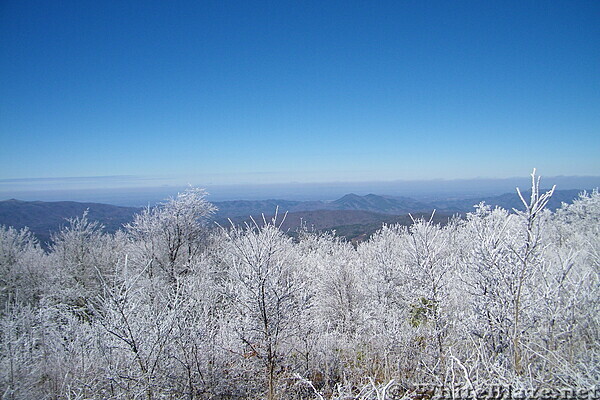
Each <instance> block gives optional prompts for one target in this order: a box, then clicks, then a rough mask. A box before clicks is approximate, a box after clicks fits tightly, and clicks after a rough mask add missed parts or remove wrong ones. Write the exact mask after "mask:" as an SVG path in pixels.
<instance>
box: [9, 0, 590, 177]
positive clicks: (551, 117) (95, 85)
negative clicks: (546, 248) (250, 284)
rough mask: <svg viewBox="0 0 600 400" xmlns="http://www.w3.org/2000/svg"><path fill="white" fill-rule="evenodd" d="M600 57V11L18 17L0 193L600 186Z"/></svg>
mask: <svg viewBox="0 0 600 400" xmlns="http://www.w3.org/2000/svg"><path fill="white" fill-rule="evenodd" d="M599 49H600V2H598V1H545V2H542V1H514V2H509V1H468V2H467V1H440V2H431V1H391V2H382V1H360V2H356V1H340V2H334V1H331V2H330V1H294V2H285V1H272V2H240V1H189V2H187V1H162V2H157V1H147V0H146V1H139V2H126V1H124V2H120V1H93V2H92V1H81V0H78V1H42V2H39V1H13V0H3V1H2V2H1V3H0V57H1V59H0V179H2V180H4V182H5V183H6V182H7V181H6V180H8V179H10V180H12V179H17V180H19V179H24V178H56V177H95V176H101V177H111V176H126V177H127V179H129V178H131V180H138V179H139V181H140V182H160V183H181V182H182V181H187V182H190V183H193V184H227V183H274V182H291V181H299V182H312V181H321V182H323V181H358V180H363V181H364V180H392V179H431V178H444V179H453V178H471V177H476V176H482V177H509V176H524V175H526V174H528V173H529V172H530V171H531V168H532V167H537V168H538V171H539V172H540V173H542V174H543V175H545V176H551V175H600V156H599V154H600V50H599ZM102 179H104V180H105V181H110V179H106V178H102ZM118 179H121V180H123V179H125V178H123V177H119V178H118Z"/></svg>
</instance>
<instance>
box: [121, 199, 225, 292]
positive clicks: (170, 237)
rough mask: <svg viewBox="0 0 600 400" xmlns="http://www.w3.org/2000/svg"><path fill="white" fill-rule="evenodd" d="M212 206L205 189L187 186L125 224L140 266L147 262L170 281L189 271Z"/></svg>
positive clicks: (200, 242)
mask: <svg viewBox="0 0 600 400" xmlns="http://www.w3.org/2000/svg"><path fill="white" fill-rule="evenodd" d="M215 211H216V207H215V206H213V205H212V204H211V203H209V202H208V201H207V200H206V191H205V190H204V189H200V188H194V187H190V188H188V189H187V190H185V191H184V192H182V193H179V194H178V195H177V197H175V198H170V199H169V200H168V201H166V202H165V203H161V204H158V205H157V206H155V207H148V208H145V209H144V210H143V211H142V212H141V213H139V214H137V215H136V216H135V218H134V220H133V222H132V223H130V224H128V225H127V226H126V228H127V231H128V233H129V235H130V236H131V238H132V239H133V240H134V241H135V243H136V246H135V247H137V250H138V253H139V256H140V257H141V258H142V260H141V261H140V265H141V266H145V265H146V264H147V263H148V262H151V264H150V266H149V268H148V272H149V274H150V275H152V274H153V272H154V267H155V266H154V264H156V266H157V267H158V268H160V270H162V271H163V273H164V274H165V275H166V277H167V279H168V280H169V281H170V282H171V283H173V282H175V281H176V278H177V276H179V275H181V274H183V273H186V272H187V271H189V268H190V265H191V263H192V260H193V258H194V257H195V256H196V255H197V254H198V253H199V252H200V250H201V249H202V243H203V240H204V239H205V234H206V231H207V229H206V222H207V220H208V218H209V217H210V216H211V215H213V213H214V212H215Z"/></svg>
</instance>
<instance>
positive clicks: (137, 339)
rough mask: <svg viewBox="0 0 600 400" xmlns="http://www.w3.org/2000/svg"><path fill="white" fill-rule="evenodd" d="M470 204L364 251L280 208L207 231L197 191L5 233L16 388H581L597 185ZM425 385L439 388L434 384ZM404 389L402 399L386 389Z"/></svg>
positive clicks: (593, 345) (7, 331)
mask: <svg viewBox="0 0 600 400" xmlns="http://www.w3.org/2000/svg"><path fill="white" fill-rule="evenodd" d="M551 195H552V190H550V191H548V192H544V191H541V192H540V190H539V181H538V180H537V179H536V178H535V177H533V179H532V189H531V192H530V193H529V194H528V195H527V196H523V197H522V200H523V204H522V207H521V209H522V211H513V210H505V209H503V208H498V207H494V208H493V207H490V206H488V205H486V204H483V203H482V204H479V205H478V206H477V207H476V208H474V209H473V210H474V211H472V212H471V213H469V214H467V215H466V217H465V218H464V219H458V218H457V219H451V220H450V221H448V220H446V222H447V223H445V224H443V225H441V224H438V223H437V221H436V220H433V219H429V218H416V217H415V220H414V221H412V224H411V225H410V226H409V227H407V226H402V225H386V226H384V227H383V228H382V229H380V230H378V231H377V232H376V233H375V234H374V235H373V236H372V237H371V238H370V239H369V240H367V241H365V242H362V243H360V244H358V245H357V246H353V245H352V244H350V243H348V242H346V241H344V240H342V239H340V238H338V237H335V236H332V235H331V234H328V233H318V232H313V231H310V230H304V231H301V232H300V233H299V235H298V237H297V238H290V237H289V236H287V235H286V234H285V233H284V232H283V231H282V230H281V229H280V226H281V224H282V221H283V216H282V215H278V216H277V215H276V216H274V217H273V218H272V219H270V220H264V221H263V220H256V219H255V221H256V223H250V224H248V225H246V226H242V227H233V226H232V227H229V226H223V227H217V228H209V227H208V223H207V222H208V221H209V220H210V218H211V217H212V216H213V214H214V212H215V208H214V206H212V205H211V204H210V203H209V202H207V201H206V199H205V192H204V191H203V190H201V189H193V188H192V189H189V190H187V191H185V192H184V193H181V194H179V195H178V196H177V197H176V198H174V199H171V200H169V201H168V202H166V203H164V204H161V205H158V206H156V207H154V208H150V209H145V210H142V211H141V212H140V213H138V214H136V215H135V217H134V218H133V220H132V222H130V223H129V224H128V225H126V228H125V230H123V231H119V232H116V233H114V234H111V233H105V232H103V231H102V230H101V226H100V225H99V224H97V223H95V222H93V221H91V219H89V216H86V215H85V214H83V216H82V217H79V218H74V219H71V220H70V221H69V223H68V224H66V225H65V226H64V228H63V229H61V230H60V231H59V232H57V233H56V234H55V235H53V236H52V238H51V239H52V243H51V246H50V248H49V249H48V251H44V250H42V249H41V248H40V246H39V244H38V242H37V241H36V239H35V238H34V236H33V235H32V234H31V233H30V232H29V231H28V230H27V229H23V230H17V229H14V228H10V227H2V228H1V229H0V301H1V302H2V309H1V311H0V329H1V331H0V333H1V337H0V340H1V342H0V346H1V347H0V393H1V395H2V398H6V399H147V400H151V399H259V398H266V399H269V400H271V399H300V398H303V399H348V398H358V399H384V398H398V399H399V398H402V396H405V397H406V398H417V396H421V397H420V398H424V397H423V396H424V395H429V396H431V395H432V392H431V391H430V392H427V393H425V394H423V393H422V392H419V390H421V389H419V388H422V387H423V385H425V386H427V387H429V388H433V387H441V386H443V387H445V388H451V389H453V390H458V389H467V390H471V391H483V390H487V389H489V388H491V387H492V386H493V385H498V387H504V388H507V387H511V388H513V389H514V390H515V391H518V390H531V389H536V390H537V389H540V388H542V389H547V390H550V391H552V393H558V392H557V391H558V390H570V389H578V390H579V389H581V390H588V389H590V388H592V387H593V386H594V385H597V384H598V382H599V376H600V367H599V366H600V348H599V347H600V340H599V339H600V313H599V311H600V304H599V301H600V300H599V299H600V286H599V283H600V281H599V273H600V194H599V193H598V192H597V191H595V192H593V193H588V194H583V195H581V196H580V197H579V198H578V199H577V200H576V201H574V202H573V203H572V204H565V205H563V206H562V207H560V208H558V209H557V210H556V211H550V210H548V209H546V208H545V206H546V205H547V203H548V201H549V200H550V198H551ZM431 390H433V389H431ZM392 394H393V396H395V397H389V396H391V395H392Z"/></svg>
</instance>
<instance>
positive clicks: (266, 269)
mask: <svg viewBox="0 0 600 400" xmlns="http://www.w3.org/2000/svg"><path fill="white" fill-rule="evenodd" d="M276 218H277V216H275V217H274V218H273V220H272V221H270V222H267V221H266V220H263V225H259V224H258V223H254V225H246V227H245V228H239V227H235V226H232V228H231V229H230V230H229V231H225V232H224V233H225V235H226V236H227V239H228V242H227V253H226V254H225V255H224V256H225V262H226V263H227V267H228V277H227V278H226V279H225V281H224V285H225V293H226V296H227V298H228V299H229V301H230V304H231V307H232V311H233V312H234V313H233V315H234V316H235V318H236V321H237V322H238V327H237V333H238V335H239V339H240V340H241V341H242V342H243V344H244V347H245V349H246V350H245V352H244V355H245V357H246V358H254V357H255V358H256V359H257V360H259V361H260V363H261V364H262V365H263V366H264V368H265V376H266V386H267V390H266V398H267V399H269V400H272V399H275V398H276V395H277V394H276V391H277V380H278V375H279V373H280V371H279V370H278V368H281V367H282V366H283V360H284V357H285V355H286V347H285V345H286V343H287V342H288V341H290V340H292V339H293V337H294V336H295V335H297V334H298V333H299V332H298V330H297V329H296V324H297V318H298V317H299V316H300V315H301V313H302V311H303V310H304V309H305V308H306V307H307V300H308V299H307V298H306V296H305V295H304V291H303V282H302V281H301V280H299V279H298V268H299V265H298V264H297V257H295V252H294V248H293V244H292V241H291V238H289V237H287V236H285V234H284V233H283V232H281V230H280V229H279V228H278V227H277V226H276Z"/></svg>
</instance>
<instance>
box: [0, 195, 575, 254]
mask: <svg viewBox="0 0 600 400" xmlns="http://www.w3.org/2000/svg"><path fill="white" fill-rule="evenodd" d="M579 193H580V190H557V191H555V193H554V195H553V196H552V199H551V200H550V202H549V204H548V207H549V208H550V209H553V210H554V209H556V208H558V207H560V205H561V203H563V202H565V203H570V202H572V201H573V199H575V198H577V197H578V195H579ZM524 196H525V197H526V198H527V197H528V196H529V193H524ZM481 201H485V202H486V204H489V205H491V206H500V207H503V208H506V209H513V208H516V209H522V208H523V204H522V203H521V200H520V199H519V197H518V196H517V194H516V193H506V194H503V195H500V196H494V197H486V198H468V199H458V200H457V199H452V200H445V201H436V202H432V203H425V202H420V201H417V200H414V199H411V198H409V197H395V196H380V195H375V194H368V195H366V196H359V195H356V194H353V193H351V194H347V195H345V196H343V197H341V198H339V199H337V200H335V201H329V202H327V201H290V200H236V201H222V202H215V203H214V204H215V205H216V206H217V207H218V208H219V211H218V212H217V214H216V215H215V218H214V219H215V221H216V222H218V223H219V224H221V225H223V224H225V225H227V224H229V221H228V219H231V220H232V222H233V223H242V222H245V221H248V219H249V216H253V217H254V218H255V219H256V218H259V219H262V217H261V215H262V214H264V215H266V216H272V215H273V214H274V213H275V210H276V209H277V208H278V209H279V214H280V215H283V214H284V213H285V212H288V215H287V217H286V220H285V222H284V224H283V225H282V228H283V229H284V230H289V231H293V230H295V229H296V228H297V227H299V226H300V225H301V224H303V225H305V226H307V227H308V228H314V229H316V230H331V229H335V230H336V231H337V232H338V234H340V235H342V236H346V237H347V238H348V239H357V238H358V239H360V238H364V237H365V235H366V236H368V235H370V234H371V233H372V232H374V231H375V230H377V229H379V228H380V227H381V225H382V224H383V223H388V224H393V223H402V224H410V221H411V220H410V217H408V215H407V214H408V213H412V214H414V215H417V216H424V215H430V214H431V212H432V211H433V210H434V209H435V210H437V211H436V216H435V220H436V222H440V223H443V222H444V221H447V220H448V218H450V217H451V216H452V215H453V214H464V213H466V212H469V211H472V210H473V205H474V204H478V203H479V202H481ZM85 210H88V217H89V219H91V220H97V221H99V222H100V223H102V224H103V225H104V226H105V228H106V230H107V231H108V232H114V231H116V230H117V229H119V228H121V227H122V226H123V224H126V223H128V222H130V221H131V220H132V219H133V215H134V214H135V213H137V212H139V211H140V209H139V208H136V207H122V206H114V205H109V204H100V203H79V202H73V201H59V202H42V201H21V200H15V199H11V200H5V201H0V225H6V226H13V227H15V228H18V229H20V228H23V227H26V226H27V227H29V229H30V230H31V231H32V232H34V233H35V234H36V236H37V237H38V238H39V240H40V242H42V243H47V242H48V241H49V240H50V232H53V231H57V230H59V229H60V227H61V226H64V225H65V224H66V223H67V221H66V219H67V218H72V217H77V216H81V215H82V214H83V212H84V211H85Z"/></svg>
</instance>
